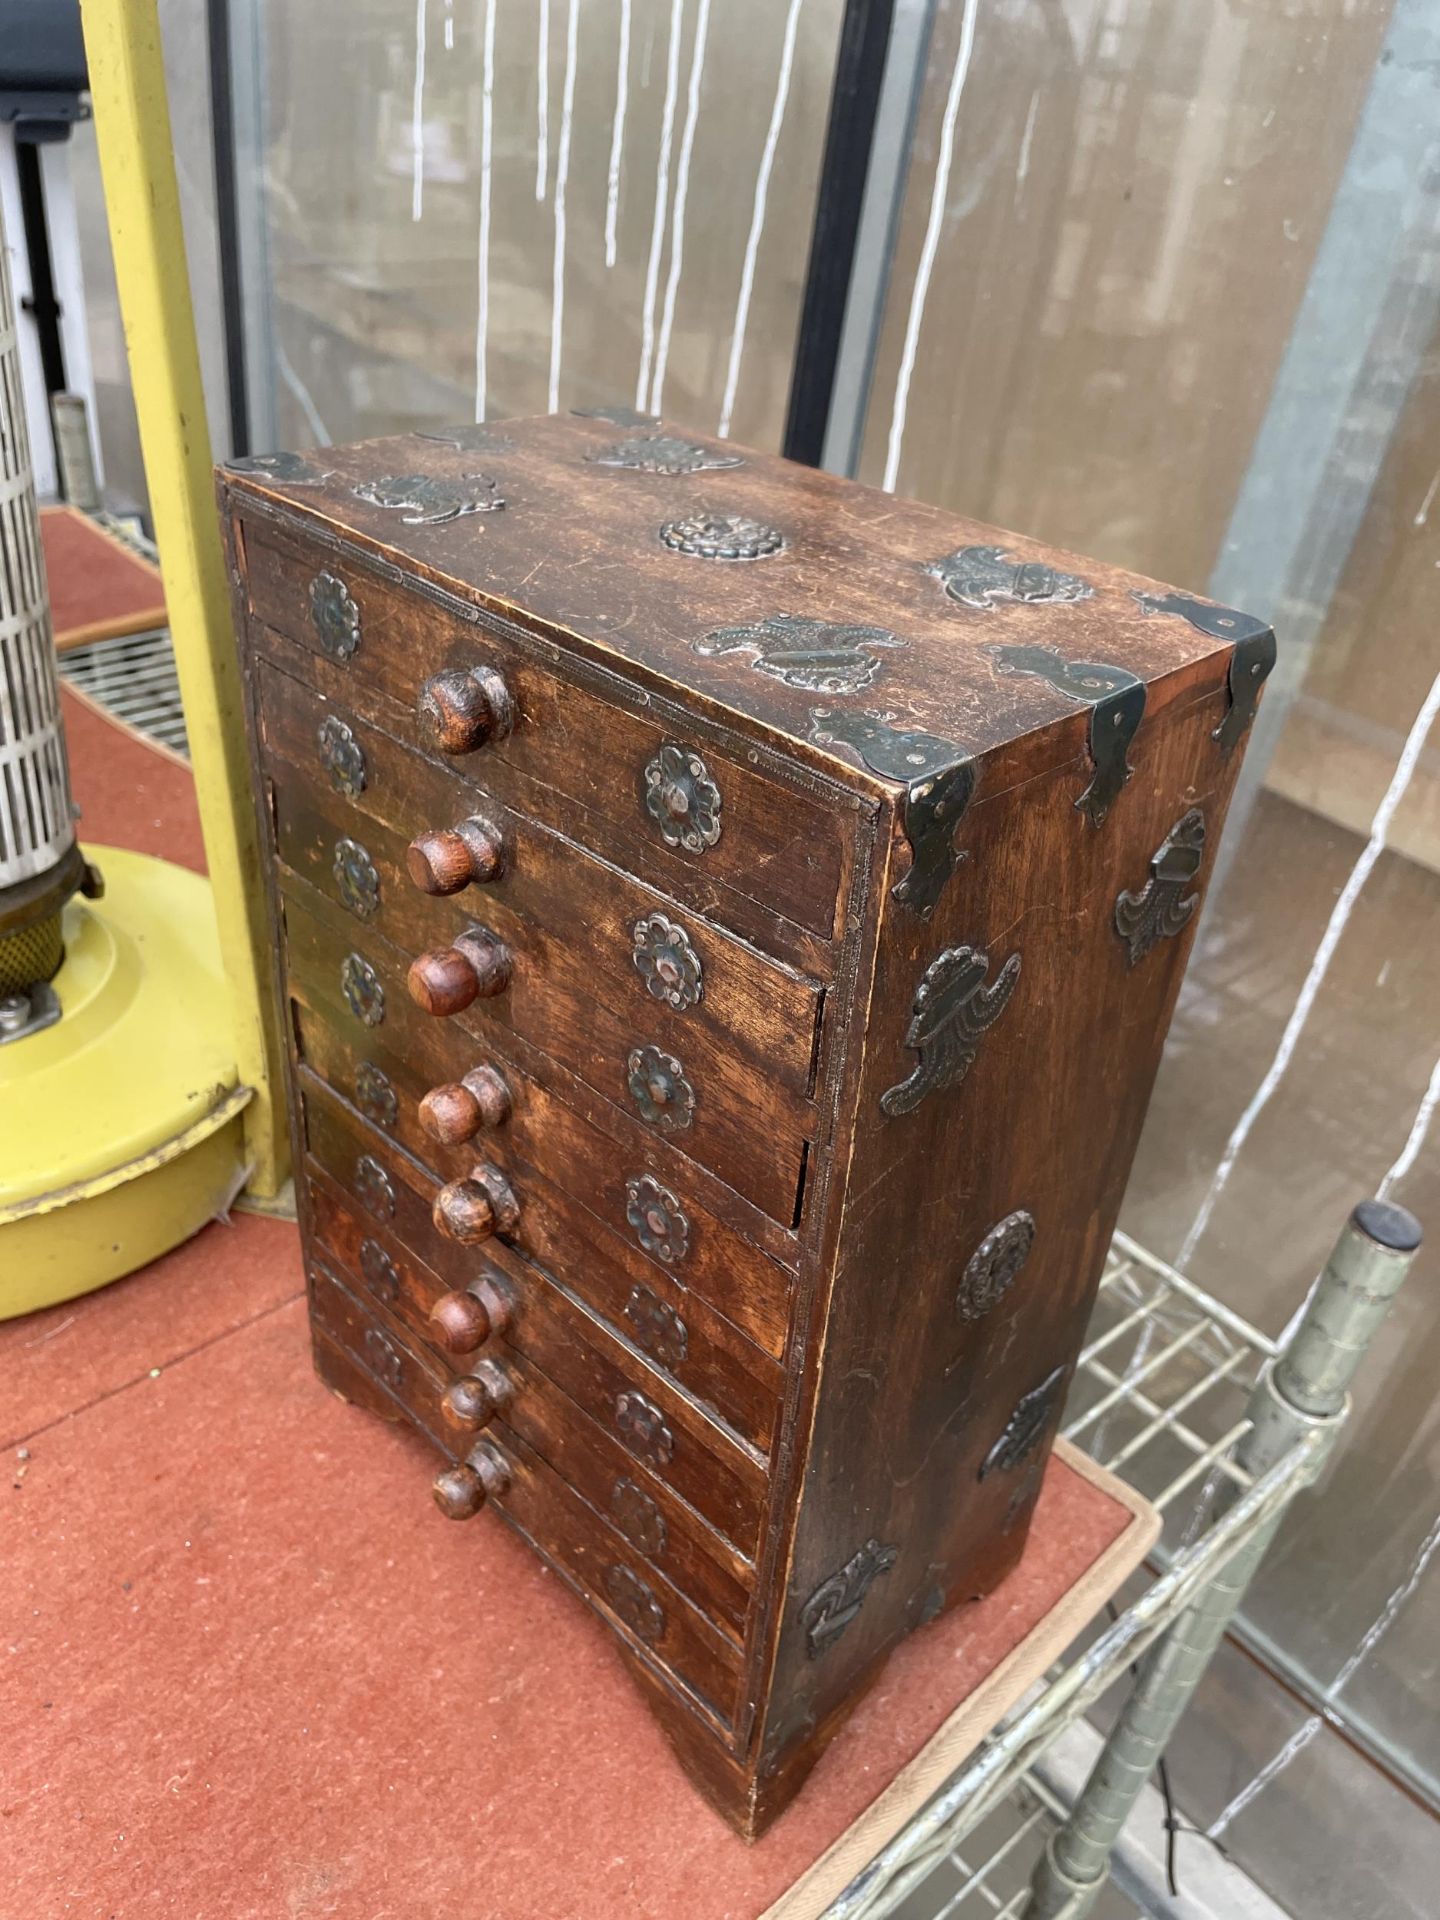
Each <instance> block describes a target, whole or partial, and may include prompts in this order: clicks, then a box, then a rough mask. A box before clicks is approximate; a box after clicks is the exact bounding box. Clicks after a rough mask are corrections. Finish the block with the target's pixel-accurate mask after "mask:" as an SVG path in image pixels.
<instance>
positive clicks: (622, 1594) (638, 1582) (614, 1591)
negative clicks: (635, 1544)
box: [605, 1567, 665, 1646]
mask: <svg viewBox="0 0 1440 1920" xmlns="http://www.w3.org/2000/svg"><path fill="white" fill-rule="evenodd" d="M605 1595H606V1598H607V1599H608V1600H609V1602H610V1604H611V1606H612V1607H613V1608H614V1609H615V1612H616V1614H617V1615H618V1616H619V1618H620V1619H621V1620H623V1621H624V1623H625V1625H626V1626H627V1627H629V1629H630V1631H631V1632H632V1633H633V1634H635V1635H636V1636H637V1637H638V1638H639V1639H641V1640H643V1641H645V1643H646V1644H647V1646H653V1645H654V1643H655V1642H656V1641H657V1640H660V1639H663V1637H664V1634H665V1609H664V1608H663V1607H662V1606H661V1604H660V1602H659V1601H658V1600H657V1599H656V1598H655V1593H654V1589H653V1588H652V1587H651V1586H650V1584H649V1582H648V1581H646V1580H642V1579H641V1578H640V1576H639V1574H638V1573H632V1572H631V1570H630V1568H629V1567H608V1568H607V1569H606V1571H605Z"/></svg>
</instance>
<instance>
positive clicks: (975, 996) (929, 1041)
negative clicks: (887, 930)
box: [880, 947, 1020, 1118]
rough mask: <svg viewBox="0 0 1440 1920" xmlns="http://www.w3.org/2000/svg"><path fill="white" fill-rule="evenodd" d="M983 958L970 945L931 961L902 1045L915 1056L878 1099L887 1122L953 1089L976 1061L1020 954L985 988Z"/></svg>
mask: <svg viewBox="0 0 1440 1920" xmlns="http://www.w3.org/2000/svg"><path fill="white" fill-rule="evenodd" d="M989 971H990V959H989V956H988V955H987V954H983V953H979V952H977V951H976V949H975V948H974V947H947V948H946V949H945V951H944V952H943V953H942V954H940V955H938V956H937V957H936V958H935V959H934V960H932V961H931V962H930V965H929V966H928V967H927V968H926V969H925V973H924V977H923V978H922V980H921V982H920V984H919V986H918V987H917V988H916V989H915V1000H914V1005H913V1008H912V1011H911V1016H910V1025H909V1027H908V1028H907V1029H906V1033H905V1044H906V1046H907V1047H914V1048H915V1049H916V1050H917V1052H918V1053H919V1055H920V1060H919V1064H918V1065H917V1066H916V1067H915V1069H914V1071H913V1072H912V1073H911V1074H910V1077H909V1078H908V1079H907V1080H902V1081H901V1082H900V1084H899V1085H898V1086H894V1087H891V1088H890V1089H889V1091H888V1092H886V1093H883V1094H882V1095H881V1096H880V1106H881V1109H882V1110H883V1111H884V1112H885V1113H887V1114H889V1115H890V1116H891V1117H892V1118H893V1117H894V1116H895V1115H897V1114H901V1113H913V1112H914V1110H915V1108H916V1107H918V1106H919V1104H920V1102H921V1101H922V1100H923V1099H925V1097H926V1095H927V1094H931V1093H935V1092H936V1091H937V1090H938V1089H939V1088H941V1087H956V1086H959V1084H960V1082H961V1081H962V1080H963V1079H964V1078H965V1076H966V1074H967V1073H968V1072H969V1071H970V1069H971V1067H972V1066H973V1065H974V1063H975V1052H976V1049H977V1047H978V1046H979V1044H980V1040H981V1037H982V1035H983V1034H984V1033H985V1032H986V1031H987V1030H988V1029H989V1028H990V1027H993V1026H994V1024H995V1022H996V1021H997V1020H998V1019H999V1018H1000V1016H1001V1014H1002V1013H1003V1012H1004V1011H1005V1009H1006V1007H1007V1006H1008V1005H1009V1002H1010V996H1011V994H1012V993H1013V992H1014V991H1015V982H1016V981H1017V980H1018V979H1019V978H1020V956H1019V954H1018V953H1012V954H1011V956H1010V958H1009V959H1008V960H1007V961H1006V962H1005V964H1004V966H1003V967H1002V968H1001V969H1000V971H999V973H998V974H997V975H996V977H995V980H994V981H993V983H992V984H991V985H990V986H988V987H987V986H986V985H985V976H986V974H987V973H988V972H989Z"/></svg>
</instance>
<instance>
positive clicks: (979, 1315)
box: [955, 1209, 1035, 1320]
mask: <svg viewBox="0 0 1440 1920" xmlns="http://www.w3.org/2000/svg"><path fill="white" fill-rule="evenodd" d="M1034 1244H1035V1220H1034V1216H1033V1215H1032V1214H1029V1213H1026V1212H1025V1211H1024V1210H1023V1209H1021V1210H1020V1211H1018V1212H1016V1213H1007V1214H1006V1216H1005V1218H1004V1219H1003V1220H997V1221H996V1223H995V1225H994V1226H993V1227H991V1229H990V1231H989V1232H988V1233H987V1234H986V1235H985V1238H984V1239H983V1240H982V1241H981V1242H980V1244H979V1246H978V1247H976V1249H975V1251H974V1253H972V1254H971V1256H970V1258H969V1259H968V1260H967V1261H966V1262H965V1271H964V1273H962V1274H961V1276H960V1285H959V1287H958V1288H957V1289H956V1293H955V1311H956V1312H957V1313H958V1314H959V1316H960V1318H961V1319H962V1320H983V1319H984V1317H985V1315H986V1314H987V1313H989V1311H990V1310H991V1308H992V1307H995V1306H998V1305H999V1303H1000V1301H1001V1300H1002V1299H1004V1297H1005V1295H1006V1294H1007V1293H1008V1292H1009V1290H1010V1287H1011V1284H1012V1282H1013V1281H1014V1279H1015V1276H1016V1275H1017V1274H1018V1273H1019V1271H1020V1269H1021V1268H1022V1267H1023V1266H1024V1265H1025V1262H1026V1261H1027V1260H1028V1259H1029V1258H1030V1249H1031V1247H1033V1246H1034Z"/></svg>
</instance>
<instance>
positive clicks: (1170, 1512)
mask: <svg viewBox="0 0 1440 1920" xmlns="http://www.w3.org/2000/svg"><path fill="white" fill-rule="evenodd" d="M1087 1331H1088V1337H1087V1340H1086V1344H1085V1347H1084V1349H1083V1351H1082V1353H1081V1355H1080V1360H1079V1363H1078V1365H1077V1368H1076V1372H1075V1377H1074V1380H1073V1382H1072V1385H1071V1389H1070V1395H1069V1399H1068V1401H1067V1404H1066V1408H1065V1417H1064V1423H1063V1425H1062V1427H1061V1432H1062V1433H1063V1434H1064V1435H1065V1437H1066V1438H1067V1439H1068V1440H1070V1441H1071V1442H1072V1443H1073V1444H1074V1445H1075V1446H1077V1447H1079V1448H1081V1449H1082V1450H1083V1451H1084V1452H1086V1453H1087V1454H1089V1455H1090V1457H1091V1458H1092V1459H1094V1460H1096V1461H1097V1462H1098V1463H1099V1464H1100V1465H1102V1466H1104V1467H1107V1468H1108V1469H1109V1470H1110V1471H1111V1472H1112V1473H1116V1474H1118V1475H1119V1476H1120V1477H1121V1478H1123V1479H1124V1480H1126V1481H1127V1482H1128V1483H1129V1484H1130V1485H1131V1486H1133V1487H1135V1488H1136V1489H1137V1490H1138V1491H1139V1492H1141V1493H1142V1494H1144V1496H1145V1497H1146V1499H1148V1500H1149V1501H1151V1502H1152V1504H1153V1505H1155V1506H1156V1507H1158V1508H1159V1509H1160V1512H1161V1514H1162V1516H1163V1520H1164V1530H1163V1533H1162V1535H1161V1539H1160V1541H1159V1542H1158V1543H1157V1545H1156V1546H1155V1548H1154V1549H1153V1550H1152V1553H1151V1556H1150V1558H1149V1560H1148V1561H1147V1564H1146V1568H1145V1569H1143V1570H1142V1571H1141V1572H1140V1573H1139V1574H1137V1575H1136V1576H1133V1578H1132V1584H1131V1588H1130V1589H1129V1590H1127V1596H1126V1601H1127V1603H1126V1605H1125V1607H1124V1611H1123V1612H1121V1613H1120V1614H1119V1615H1118V1617H1117V1618H1116V1619H1115V1620H1114V1621H1113V1623H1108V1624H1107V1623H1106V1622H1104V1621H1101V1622H1099V1623H1096V1624H1094V1625H1092V1627H1091V1629H1090V1630H1089V1632H1088V1633H1087V1634H1086V1635H1085V1636H1083V1637H1082V1639H1081V1640H1080V1641H1079V1642H1077V1643H1076V1645H1075V1646H1073V1647H1071V1648H1070V1649H1069V1650H1068V1652H1067V1653H1066V1655H1065V1657H1064V1658H1063V1659H1062V1660H1061V1661H1060V1662H1059V1663H1058V1664H1057V1665H1056V1666H1055V1667H1054V1668H1052V1669H1051V1671H1050V1673H1049V1674H1048V1675H1047V1677H1046V1678H1045V1680H1044V1681H1043V1682H1042V1683H1041V1684H1040V1685H1039V1686H1038V1687H1037V1688H1036V1689H1034V1690H1032V1692H1031V1694H1030V1695H1029V1696H1027V1698H1026V1699H1025V1700H1023V1701H1022V1702H1021V1703H1020V1704H1019V1706H1018V1707H1016V1708H1015V1709H1014V1711H1013V1712H1012V1713H1011V1715H1010V1716H1009V1717H1008V1719H1007V1720H1005V1721H1004V1722H1002V1723H1001V1725H1000V1726H999V1727H998V1728H997V1729H996V1731H995V1732H994V1733H993V1734H992V1735H991V1736H990V1738H989V1739H988V1740H987V1741H986V1742H985V1743H984V1744H983V1745H982V1746H981V1748H980V1749H979V1751H978V1752H977V1753H976V1754H975V1755H974V1756H973V1757H972V1758H971V1760H970V1761H969V1762H967V1764H966V1766H965V1767H964V1768H963V1769H962V1770H961V1771H960V1772H959V1773H958V1774H956V1775H955V1776H953V1777H952V1779H951V1780H950V1781H949V1782H947V1784H946V1785H945V1786H944V1787H943V1788H942V1789H941V1790H940V1792H939V1793H937V1794H936V1795H935V1796H934V1797H933V1798H932V1800H931V1801H930V1802H929V1803H928V1804H927V1806H926V1807H924V1808H923V1809H922V1810H921V1812H920V1813H919V1814H918V1815H916V1817H915V1818H914V1819H913V1820H912V1821H911V1822H910V1823H909V1824H908V1826H906V1827H905V1828H904V1829H902V1830H901V1832H900V1833H899V1834H897V1835H896V1836H895V1837H894V1838H893V1839H892V1840H891V1841H890V1842H889V1843H888V1844H887V1846H886V1847H885V1848H884V1849H883V1850H882V1851H881V1853H880V1854H878V1855H877V1856H876V1858H875V1859H874V1860H873V1861H872V1862H871V1863H870V1864H869V1866H868V1867H866V1868H865V1869H864V1870H863V1872H862V1873H861V1874H860V1875H858V1876H857V1878H856V1879H855V1880H854V1881H852V1882H851V1884H850V1886H849V1887H847V1888H846V1889H845V1891H844V1892H843V1893H842V1894H841V1895H840V1896H839V1897H838V1899H837V1900H836V1901H835V1902H834V1903H833V1904H832V1905H831V1907H830V1909H829V1920H875V1917H876V1916H879V1915H882V1914H884V1915H889V1916H895V1920H1019V1916H1021V1915H1023V1913H1024V1911H1025V1908H1026V1904H1027V1900H1028V1897H1029V1896H1028V1888H1029V1884H1030V1875H1031V1872H1032V1870H1033V1868H1034V1866H1035V1863H1036V1861H1037V1860H1038V1859H1039V1858H1040V1855H1041V1854H1042V1852H1043V1851H1044V1848H1045V1844H1046V1841H1047V1840H1048V1838H1049V1836H1050V1834H1051V1832H1053V1830H1054V1828H1055V1827H1056V1826H1057V1825H1058V1824H1059V1822H1060V1820H1061V1819H1062V1818H1063V1816H1064V1813H1065V1812H1066V1809H1065V1807H1064V1806H1063V1805H1062V1804H1061V1803H1060V1802H1059V1801H1058V1800H1057V1799H1056V1797H1055V1795H1054V1794H1053V1793H1052V1792H1051V1791H1050V1789H1049V1788H1048V1787H1047V1786H1046V1785H1045V1783H1044V1781H1043V1780H1042V1779H1041V1778H1040V1777H1038V1775H1037V1774H1036V1772H1035V1771H1034V1768H1035V1764H1036V1762H1037V1761H1038V1760H1039V1759H1040V1758H1041V1757H1042V1756H1043V1754H1044V1752H1045V1749H1046V1748H1047V1747H1048V1746H1049V1745H1050V1744H1051V1743H1052V1742H1053V1741H1054V1740H1055V1739H1056V1738H1058V1736H1059V1735H1060V1734H1061V1733H1062V1732H1063V1731H1064V1729H1065V1728H1066V1727H1067V1726H1069V1725H1071V1724H1072V1723H1073V1722H1074V1721H1075V1720H1076V1719H1078V1718H1079V1717H1080V1716H1081V1715H1083V1714H1084V1713H1085V1712H1086V1711H1087V1709H1088V1708H1089V1707H1090V1706H1092V1705H1093V1704H1094V1703H1095V1701H1097V1700H1098V1699H1099V1698H1100V1696H1101V1695H1102V1694H1103V1693H1105V1692H1106V1691H1107V1690H1108V1689H1109V1688H1110V1687H1111V1686H1113V1685H1115V1684H1116V1683H1117V1682H1118V1681H1120V1680H1122V1679H1123V1678H1125V1676H1126V1675H1127V1674H1128V1672H1129V1669H1130V1668H1131V1666H1132V1664H1133V1663H1134V1661H1135V1660H1136V1659H1137V1658H1138V1656H1139V1655H1140V1654H1141V1653H1143V1652H1144V1651H1145V1649H1146V1648H1147V1647H1149V1646H1150V1645H1151V1644H1152V1642H1153V1641H1154V1640H1155V1639H1157V1638H1158V1637H1159V1635H1160V1634H1161V1633H1163V1632H1164V1630H1165V1629H1166V1628H1167V1627H1168V1626H1169V1625H1170V1624H1171V1623H1172V1622H1173V1621H1174V1619H1175V1618H1176V1616H1177V1615H1178V1614H1179V1613H1180V1612H1181V1611H1182V1610H1183V1608H1184V1607H1186V1606H1187V1605H1188V1604H1189V1602H1190V1601H1191V1600H1192V1599H1194V1598H1195V1596H1196V1595H1197V1593H1199V1592H1200V1591H1201V1589H1202V1588H1203V1587H1204V1586H1205V1585H1206V1584H1207V1583H1208V1582H1209V1581H1211V1580H1212V1579H1213V1578H1214V1576H1215V1574H1216V1572H1217V1571H1218V1570H1219V1569H1220V1568H1221V1567H1222V1566H1224V1565H1225V1563H1226V1562H1227V1561H1228V1560H1229V1559H1230V1558H1231V1556H1232V1555H1234V1554H1235V1553H1237V1552H1238V1551H1239V1550H1240V1549H1241V1547H1243V1546H1244V1545H1245V1543H1246V1542H1247V1541H1249V1540H1251V1539H1252V1538H1253V1537H1254V1536H1255V1535H1256V1534H1257V1533H1258V1532H1259V1531H1260V1529H1261V1528H1262V1527H1263V1526H1264V1525H1265V1524H1266V1523H1267V1522H1268V1521H1269V1520H1271V1519H1273V1517H1274V1515H1275V1513H1276V1512H1277V1511H1278V1510H1279V1509H1280V1508H1281V1507H1283V1506H1284V1504H1285V1503H1286V1502H1287V1501H1288V1500H1289V1499H1290V1498H1291V1496H1292V1495H1293V1494H1294V1493H1295V1492H1296V1491H1298V1489H1299V1488H1300V1487H1301V1486H1303V1485H1304V1484H1305V1481H1306V1479H1307V1478H1308V1477H1309V1474H1310V1471H1311V1469H1312V1466H1313V1449H1312V1448H1311V1447H1310V1446H1309V1445H1308V1444H1307V1443H1301V1444H1300V1445H1297V1446H1296V1447H1294V1448H1293V1449H1292V1450H1291V1451H1290V1452H1289V1453H1287V1454H1286V1455H1285V1456H1284V1457H1283V1458H1282V1459H1281V1460H1280V1461H1279V1462H1278V1463H1277V1464H1276V1465H1275V1466H1274V1467H1272V1468H1271V1469H1270V1470H1269V1471H1268V1472H1266V1473H1265V1474H1263V1475H1262V1476H1260V1477H1259V1478H1258V1479H1254V1478H1252V1477H1251V1476H1250V1475H1249V1474H1247V1473H1246V1472H1244V1470H1243V1469H1242V1468H1241V1467H1239V1466H1238V1465H1237V1464H1236V1463H1235V1461H1234V1459H1233V1458H1232V1453H1233V1450H1234V1448H1235V1447H1236V1445H1237V1443H1238V1442H1239V1441H1240V1440H1241V1439H1242V1438H1243V1437H1244V1435H1245V1434H1246V1433H1247V1432H1248V1431H1249V1425H1250V1423H1249V1421H1248V1419H1247V1417H1246V1412H1245V1409H1246V1405H1247V1402H1248V1401H1249V1398H1250V1394H1251V1391H1252V1389H1253V1388H1254V1386H1255V1383H1256V1381H1257V1380H1258V1378H1259V1376H1260V1374H1261V1372H1262V1370H1263V1369H1264V1367H1265V1365H1266V1364H1267V1362H1268V1361H1270V1360H1271V1359H1273V1358H1274V1357H1275V1355H1276V1354H1277V1352H1278V1347H1277V1344H1276V1343H1275V1342H1274V1341H1273V1340H1270V1339H1269V1338H1268V1337H1267V1336H1266V1335H1265V1334H1263V1333H1261V1332H1260V1331H1258V1329H1256V1328H1254V1327H1252V1326H1250V1325H1249V1324H1248V1323H1247V1322H1246V1321H1245V1320H1243V1319H1242V1318H1241V1317H1240V1316H1239V1315H1238V1314H1236V1313H1233V1312H1232V1311H1231V1310H1230V1309H1229V1308H1228V1307H1226V1306H1225V1305H1223V1303H1222V1302H1220V1301H1218V1300H1214V1299H1212V1298H1211V1297H1210V1296H1209V1295H1208V1294H1206V1293H1204V1292H1203V1291H1202V1290H1201V1289H1200V1288H1199V1287H1197V1286H1195V1285H1194V1283H1193V1282H1192V1281H1190V1280H1188V1279H1187V1278H1186V1277H1185V1275H1184V1274H1182V1273H1179V1272H1177V1271H1176V1270H1175V1269H1174V1268H1172V1267H1169V1266H1167V1265H1165V1263H1164V1262H1163V1261H1160V1260H1158V1259H1156V1258H1155V1257H1154V1256H1153V1255H1152V1254H1150V1253H1148V1252H1147V1251H1146V1250H1145V1249H1144V1248H1143V1247H1141V1246H1140V1245H1139V1244H1138V1243H1137V1242H1135V1241H1134V1240H1131V1239H1130V1238H1128V1237H1127V1236H1126V1235H1124V1234H1117V1235H1116V1237H1115V1241H1114V1244H1113V1246H1112V1247H1111V1250H1110V1254H1109V1257H1108V1259H1107V1261H1106V1265H1105V1273H1104V1277H1103V1278H1102V1280H1101V1283H1100V1291H1099V1295H1098V1298H1097V1300H1096V1303H1095V1309H1094V1312H1093V1314H1092V1316H1091V1321H1090V1326H1089V1328H1088V1330H1087ZM1226 1482H1228V1483H1229V1485H1228V1487H1225V1483H1226ZM1222 1487H1224V1488H1225V1492H1226V1494H1227V1498H1226V1499H1225V1500H1222V1501H1219V1502H1217V1501H1216V1500H1215V1495H1216V1493H1217V1491H1218V1490H1220V1489H1221V1488H1222ZM1095 1911H1096V1915H1097V1920H1098V1916H1099V1915H1102V1914H1103V1915H1104V1916H1105V1917H1106V1920H1112V1916H1113V1917H1115V1920H1118V1917H1119V1916H1128V1915H1133V1914H1135V1913H1136V1912H1138V1911H1139V1909H1137V1908H1136V1907H1134V1906H1133V1905H1132V1904H1130V1903H1129V1902H1128V1901H1127V1900H1126V1899H1125V1898H1124V1897H1123V1896H1122V1895H1121V1894H1120V1893H1119V1892H1118V1891H1117V1890H1116V1889H1115V1888H1114V1886H1113V1885H1112V1886H1111V1887H1109V1888H1107V1889H1106V1893H1105V1897H1104V1903H1103V1904H1102V1906H1100V1907H1099V1908H1097V1909H1096V1910H1095Z"/></svg>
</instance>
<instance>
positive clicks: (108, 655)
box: [60, 627, 189, 757]
mask: <svg viewBox="0 0 1440 1920" xmlns="http://www.w3.org/2000/svg"><path fill="white" fill-rule="evenodd" d="M60 677H61V679H62V680H68V681H69V682H70V684H71V685H72V686H73V687H76V688H77V689H78V690H79V691H80V692H81V693H83V694H86V695H87V696H88V697H89V698H90V699H91V700H94V701H95V702H96V703H97V704H98V705H100V706H102V707H104V708H105V710H106V711H107V713H113V714H114V715H115V717H116V719H117V720H123V721H124V722H125V724H126V726H127V727H134V728H135V729H136V730H137V731H138V732H140V733H145V734H148V735H149V736H150V738H151V739H152V740H158V741H160V743H161V744H162V745H163V746H167V747H169V748H171V749H172V750H173V751H174V752H176V753H183V754H185V755H187V757H188V754H189V742H188V740H187V738H186V734H185V713H184V709H183V708H182V707H181V704H180V682H179V680H178V679H177V678H176V674H175V652H174V649H173V647H172V646H171V644H170V633H169V629H168V628H165V627H160V628H157V629H156V630H155V631H154V632H152V633H127V634H121V635H119V636H118V637H117V638H114V639H110V640H92V641H90V643H89V644H88V645H87V646H83V647H72V648H70V650H69V651H68V652H66V653H62V654H61V656H60Z"/></svg>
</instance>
